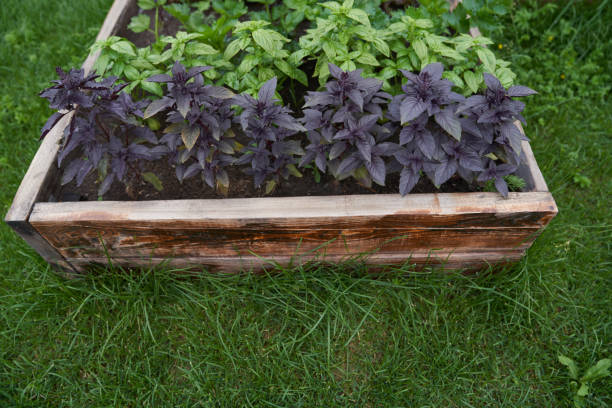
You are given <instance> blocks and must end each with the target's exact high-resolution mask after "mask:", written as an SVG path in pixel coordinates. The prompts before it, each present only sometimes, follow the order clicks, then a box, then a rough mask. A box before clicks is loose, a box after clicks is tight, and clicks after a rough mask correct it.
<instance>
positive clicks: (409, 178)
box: [399, 168, 420, 196]
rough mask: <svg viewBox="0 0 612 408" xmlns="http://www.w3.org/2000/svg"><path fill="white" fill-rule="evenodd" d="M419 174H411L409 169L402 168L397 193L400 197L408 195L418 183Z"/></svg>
mask: <svg viewBox="0 0 612 408" xmlns="http://www.w3.org/2000/svg"><path fill="white" fill-rule="evenodd" d="M419 178H420V174H419V173H418V172H417V173H414V172H412V171H411V170H410V169H409V168H404V169H403V170H402V172H401V174H400V182H399V192H400V194H401V195H402V196H405V195H406V194H408V193H409V192H410V191H412V189H413V188H414V186H416V184H417V183H418V181H419Z"/></svg>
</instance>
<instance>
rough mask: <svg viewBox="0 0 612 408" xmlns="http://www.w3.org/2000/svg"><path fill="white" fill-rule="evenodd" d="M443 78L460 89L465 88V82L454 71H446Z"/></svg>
mask: <svg viewBox="0 0 612 408" xmlns="http://www.w3.org/2000/svg"><path fill="white" fill-rule="evenodd" d="M442 78H446V79H448V80H449V81H451V82H453V83H454V84H455V86H456V87H458V88H463V85H464V83H463V80H462V79H461V77H460V76H459V75H457V74H456V73H454V72H453V71H444V73H443V74H442Z"/></svg>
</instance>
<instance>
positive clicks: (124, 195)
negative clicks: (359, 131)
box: [45, 3, 480, 202]
mask: <svg viewBox="0 0 612 408" xmlns="http://www.w3.org/2000/svg"><path fill="white" fill-rule="evenodd" d="M257 7H259V8H261V7H262V5H260V4H257V3H249V8H253V9H255V8H257ZM140 12H143V13H145V14H147V15H149V16H150V17H151V21H152V22H153V20H154V18H155V11H154V10H150V11H140ZM160 21H161V25H160V32H159V34H160V35H175V34H176V32H178V31H179V30H180V27H181V23H180V22H179V21H178V20H176V19H175V18H174V17H172V16H171V15H170V14H168V13H167V12H165V11H164V10H163V9H160ZM151 29H153V24H152V27H151ZM298 29H300V30H302V31H304V30H305V27H299V28H298ZM118 35H119V36H121V37H124V38H127V39H129V40H130V41H132V42H133V43H134V44H135V45H136V46H138V47H143V46H146V45H148V44H151V43H153V42H154V41H155V37H154V35H153V33H151V32H143V33H134V32H132V31H131V30H129V29H127V27H125V28H124V29H123V30H121V31H120V32H119V33H118ZM302 69H303V70H304V71H305V72H306V73H307V74H309V78H310V82H311V83H310V84H309V89H316V88H317V87H318V83H317V79H316V78H313V77H312V75H311V74H312V72H313V71H314V62H312V61H307V62H305V64H304V65H303V66H302ZM293 87H294V94H293V95H292V94H291V93H290V92H289V90H288V88H289V87H286V88H285V89H283V90H282V91H281V95H282V97H283V100H286V101H287V103H288V104H290V105H292V108H293V109H294V111H295V110H296V106H293V105H297V106H301V105H302V104H303V101H304V97H303V95H304V94H305V93H306V91H307V88H306V87H304V86H303V85H301V84H299V83H298V82H297V81H294V83H293ZM69 160H70V157H69V158H67V159H66V161H65V163H67V162H69ZM139 169H140V170H139ZM60 172H61V170H60ZM145 172H152V173H154V174H155V175H157V177H158V178H159V179H160V180H161V182H162V185H163V189H162V191H157V190H156V189H155V188H154V187H153V185H151V184H150V183H148V182H147V181H145V180H143V179H142V177H141V174H142V173H145ZM302 172H303V173H304V176H303V177H302V178H297V177H290V178H289V180H282V182H281V183H280V185H279V186H277V187H276V189H275V190H274V191H273V192H272V193H271V194H268V195H266V194H265V191H264V188H259V189H257V188H255V186H254V184H253V179H252V177H250V176H247V175H245V174H244V173H243V172H242V171H241V170H240V169H239V168H236V167H233V168H232V167H230V168H229V169H228V173H229V177H230V188H229V192H228V194H227V196H225V195H222V194H220V193H218V192H216V191H215V190H214V189H212V188H210V187H209V186H208V185H207V184H206V183H204V181H203V180H202V179H201V178H200V177H199V176H194V177H192V178H190V179H188V180H185V181H184V182H183V183H182V184H181V183H179V181H178V180H177V178H176V176H175V173H174V167H173V166H171V165H170V164H169V163H168V162H167V160H166V159H162V160H158V161H156V162H142V163H138V165H137V167H136V168H134V169H132V170H131V171H130V170H128V174H129V175H128V177H127V181H126V183H125V184H124V183H120V182H117V181H115V182H114V183H113V185H112V187H111V189H110V190H109V191H108V192H107V193H106V194H104V199H105V200H108V201H130V200H137V201H139V200H167V199H202V198H249V197H296V196H325V195H347V194H395V193H397V192H398V190H399V187H398V184H399V174H397V173H395V174H390V175H389V176H388V177H387V180H386V186H384V187H383V186H379V185H376V184H373V185H372V187H371V188H368V187H365V186H362V185H360V184H358V183H357V182H356V181H355V180H354V179H352V178H349V179H346V180H343V181H340V182H339V181H337V180H336V179H334V178H333V177H332V176H330V175H326V174H321V179H320V180H319V182H318V183H317V182H316V181H315V177H314V175H313V172H312V170H311V169H306V170H303V171H302ZM58 179H59V177H58ZM98 185H99V182H98V180H97V173H96V172H91V173H90V174H89V175H88V176H87V177H86V178H85V181H84V182H83V184H82V185H81V186H80V187H77V186H76V182H75V181H74V180H73V181H72V182H70V183H68V184H67V185H65V186H60V185H59V183H57V185H56V186H55V188H53V189H51V192H50V195H49V196H48V197H45V198H46V199H47V200H48V201H51V202H53V201H96V200H98ZM479 190H480V187H479V186H475V185H470V184H468V183H467V182H466V181H464V180H463V179H461V178H459V177H458V176H454V177H453V178H451V179H450V180H449V181H447V182H446V183H444V185H443V186H442V187H441V188H440V189H437V188H436V187H435V186H434V185H433V184H432V183H431V181H430V180H429V179H428V178H427V177H423V178H421V180H420V181H419V183H418V184H417V185H416V186H415V187H414V189H413V190H412V192H411V193H412V194H413V193H440V192H443V193H449V192H473V191H479Z"/></svg>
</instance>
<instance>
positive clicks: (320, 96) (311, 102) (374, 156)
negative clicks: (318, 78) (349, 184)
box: [300, 64, 397, 185]
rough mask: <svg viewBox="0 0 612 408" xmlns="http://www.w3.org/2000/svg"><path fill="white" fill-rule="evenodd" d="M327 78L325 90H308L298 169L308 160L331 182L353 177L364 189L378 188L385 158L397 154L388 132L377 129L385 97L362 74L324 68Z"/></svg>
mask: <svg viewBox="0 0 612 408" xmlns="http://www.w3.org/2000/svg"><path fill="white" fill-rule="evenodd" d="M329 71H330V74H331V76H332V77H333V79H332V80H331V81H329V82H328V83H327V84H326V85H325V88H326V90H325V91H321V92H308V95H306V98H305V99H306V103H305V104H304V117H303V118H302V122H303V123H304V126H305V128H306V130H307V131H308V133H307V137H308V140H309V141H310V144H309V145H308V146H307V147H306V154H305V155H304V157H303V158H302V160H301V162H300V166H306V165H308V164H310V163H312V162H314V164H315V165H316V166H317V168H318V169H319V170H320V171H321V172H324V173H325V172H327V171H330V172H331V173H332V174H333V175H334V176H335V177H336V178H339V179H343V178H346V177H349V176H353V177H355V178H356V179H358V180H359V181H360V182H362V183H363V184H365V185H370V184H371V182H372V181H374V182H375V183H377V184H380V185H384V184H385V177H386V175H387V165H386V162H385V158H386V157H389V156H391V155H392V154H393V153H395V151H396V150H397V144H395V143H391V142H388V141H386V140H387V139H388V138H389V137H391V136H392V134H393V132H392V130H391V128H390V127H389V126H386V125H381V124H380V123H379V122H380V121H381V120H382V118H383V110H384V108H385V105H386V103H387V102H388V101H389V100H390V99H391V95H389V94H387V93H385V92H381V90H380V89H381V87H382V82H381V81H379V80H377V79H374V78H364V77H362V75H361V74H362V72H363V70H360V69H358V70H355V71H350V72H344V71H342V70H341V69H340V68H338V67H337V66H335V65H334V64H329Z"/></svg>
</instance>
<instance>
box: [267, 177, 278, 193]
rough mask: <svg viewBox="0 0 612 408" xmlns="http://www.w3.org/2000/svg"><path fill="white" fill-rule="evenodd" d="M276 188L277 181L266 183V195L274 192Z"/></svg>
mask: <svg viewBox="0 0 612 408" xmlns="http://www.w3.org/2000/svg"><path fill="white" fill-rule="evenodd" d="M275 187H276V181H274V180H268V181H267V182H266V193H265V194H266V195H267V194H270V193H271V192H272V191H274V188H275Z"/></svg>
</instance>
